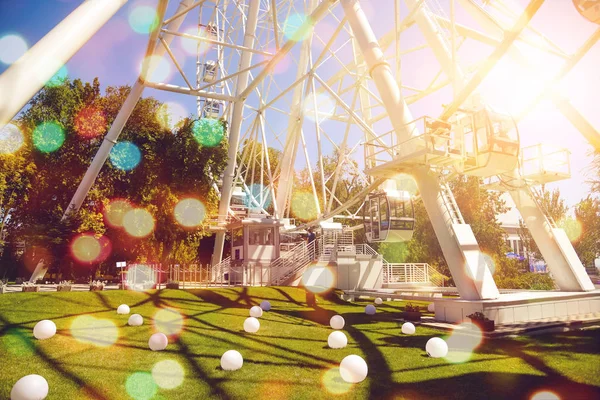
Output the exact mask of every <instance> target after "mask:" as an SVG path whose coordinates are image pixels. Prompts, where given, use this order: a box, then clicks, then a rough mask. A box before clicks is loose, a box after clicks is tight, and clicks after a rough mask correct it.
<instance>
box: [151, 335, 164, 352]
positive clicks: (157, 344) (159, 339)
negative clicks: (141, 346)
mask: <svg viewBox="0 0 600 400" xmlns="http://www.w3.org/2000/svg"><path fill="white" fill-rule="evenodd" d="M168 344H169V339H168V338H167V335H165V334H164V333H160V332H159V333H155V334H154V335H152V336H150V340H148V347H150V350H152V351H160V350H164V349H166V348H167V345H168Z"/></svg>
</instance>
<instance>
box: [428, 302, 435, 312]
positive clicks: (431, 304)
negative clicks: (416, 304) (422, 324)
mask: <svg viewBox="0 0 600 400" xmlns="http://www.w3.org/2000/svg"><path fill="white" fill-rule="evenodd" d="M427 311H429V312H435V304H433V303H429V305H428V306H427Z"/></svg>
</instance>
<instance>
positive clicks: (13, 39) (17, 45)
mask: <svg viewBox="0 0 600 400" xmlns="http://www.w3.org/2000/svg"><path fill="white" fill-rule="evenodd" d="M27 49H28V46H27V42H26V41H25V39H23V38H22V37H21V36H19V35H5V36H3V37H2V38H0V62H2V63H4V64H7V65H10V64H12V63H14V62H15V61H17V60H18V59H19V58H21V56H22V55H23V54H25V53H26V52H27Z"/></svg>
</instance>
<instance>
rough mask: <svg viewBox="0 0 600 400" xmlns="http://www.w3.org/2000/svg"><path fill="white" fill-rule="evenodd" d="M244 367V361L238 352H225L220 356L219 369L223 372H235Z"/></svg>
mask: <svg viewBox="0 0 600 400" xmlns="http://www.w3.org/2000/svg"><path fill="white" fill-rule="evenodd" d="M242 365H244V359H243V358H242V355H241V354H240V352H239V351H236V350H227V351H226V352H225V353H223V355H222V356H221V368H223V369H224V370H225V371H235V370H237V369H240V368H242Z"/></svg>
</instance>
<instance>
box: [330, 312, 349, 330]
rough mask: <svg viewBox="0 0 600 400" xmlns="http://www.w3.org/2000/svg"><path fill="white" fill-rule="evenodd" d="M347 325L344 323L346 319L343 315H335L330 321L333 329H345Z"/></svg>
mask: <svg viewBox="0 0 600 400" xmlns="http://www.w3.org/2000/svg"><path fill="white" fill-rule="evenodd" d="M345 324H346V321H344V317H342V316H341V315H334V316H333V317H331V319H330V320H329V325H331V327H332V328H333V329H344V325H345Z"/></svg>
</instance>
